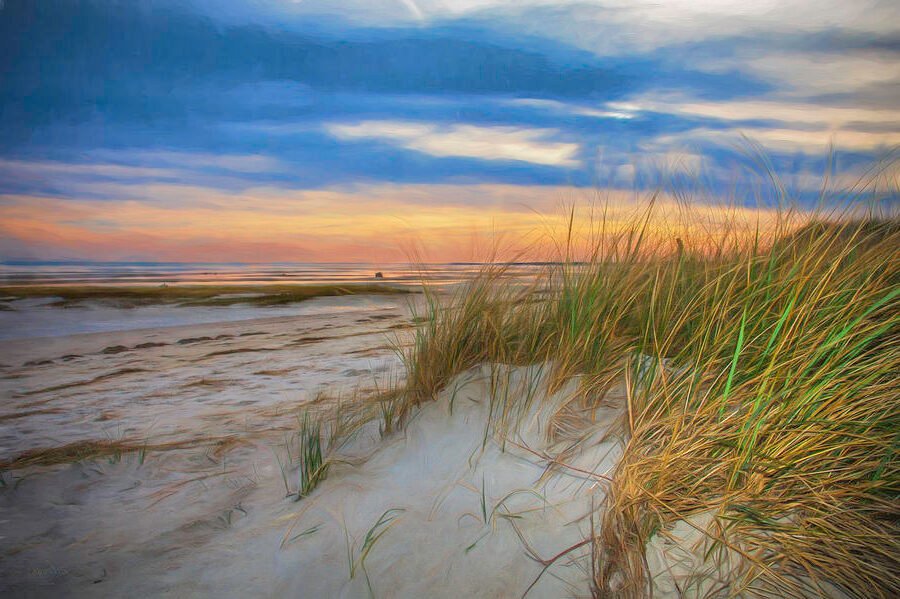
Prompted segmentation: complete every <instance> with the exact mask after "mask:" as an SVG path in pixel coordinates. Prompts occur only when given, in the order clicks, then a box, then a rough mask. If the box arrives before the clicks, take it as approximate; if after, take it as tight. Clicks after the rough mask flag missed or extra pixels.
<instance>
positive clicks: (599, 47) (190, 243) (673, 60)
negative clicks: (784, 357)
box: [0, 0, 900, 260]
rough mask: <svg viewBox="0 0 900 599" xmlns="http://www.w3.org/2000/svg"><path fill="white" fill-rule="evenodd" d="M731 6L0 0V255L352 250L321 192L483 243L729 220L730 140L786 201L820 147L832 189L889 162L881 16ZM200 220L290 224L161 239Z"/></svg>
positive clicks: (243, 255)
mask: <svg viewBox="0 0 900 599" xmlns="http://www.w3.org/2000/svg"><path fill="white" fill-rule="evenodd" d="M745 4H747V3H745V2H735V1H731V0H723V1H719V2H716V1H695V2H687V1H685V0H673V1H672V2H667V3H658V2H622V1H616V2H611V1H607V0H596V1H582V2H532V1H528V0H524V1H518V2H505V1H502V0H462V1H458V2H453V1H451V0H446V1H438V0H428V1H425V0H397V1H393V0H371V1H355V0H351V1H347V2H330V1H325V0H318V1H317V0H307V1H289V0H255V1H254V0H215V1H213V0H193V1H190V0H188V1H180V2H179V1H175V0H144V1H142V2H130V1H117V0H41V1H40V2H35V1H28V0H6V1H5V2H3V7H2V8H0V71H2V80H0V85H2V87H0V127H2V131H3V135H2V137H0V217H2V220H3V221H5V222H6V225H2V226H3V229H4V230H3V236H4V237H5V240H4V241H0V257H3V258H8V259H9V258H16V259H22V258H43V259H46V258H93V259H104V258H106V259H129V258H134V259H155V258H171V257H173V256H175V257H177V256H182V255H183V256H188V257H191V258H198V259H201V258H202V259H207V258H210V257H215V256H220V255H221V253H222V252H223V251H224V252H226V253H227V254H228V255H221V257H222V258H223V259H246V260H254V259H260V260H262V259H269V258H272V259H275V258H277V259H285V258H293V259H297V260H307V259H309V260H312V259H322V260H327V259H329V258H330V257H332V256H335V257H341V258H348V259H364V258H365V257H367V255H371V254H370V252H371V247H370V245H371V243H372V241H371V239H370V238H369V237H366V236H362V237H359V236H358V237H357V238H356V239H344V240H343V241H342V242H341V243H338V242H334V243H331V244H330V245H329V243H323V242H322V240H323V239H324V238H326V237H328V236H329V235H330V236H331V237H332V238H333V237H334V235H332V233H330V231H333V230H332V229H329V228H328V227H325V226H324V225H321V223H322V220H321V217H322V216H323V214H325V213H326V212H328V210H332V211H333V210H334V209H332V208H328V209H325V208H323V204H322V203H321V201H322V198H327V197H333V198H340V200H339V201H340V204H341V206H344V207H345V208H344V212H343V213H342V214H343V218H345V219H350V220H352V219H354V217H355V216H356V215H363V214H365V215H369V218H370V219H371V218H372V217H371V214H373V213H377V214H382V213H384V212H390V211H392V210H393V211H395V212H399V214H395V215H393V216H394V217H395V218H403V217H404V214H406V213H407V212H408V211H416V210H426V209H429V210H438V209H443V208H445V207H448V206H460V207H466V208H468V209H470V215H469V216H468V217H467V218H470V219H473V220H472V222H475V221H477V220H478V211H479V210H482V211H483V212H484V214H485V215H490V217H491V218H492V219H494V220H493V221H492V223H493V224H492V226H496V218H497V216H498V215H502V214H503V213H504V212H503V211H502V210H500V212H498V210H499V209H501V208H502V209H504V210H506V209H510V210H511V209H513V208H510V206H514V205H528V207H529V208H534V209H537V210H547V209H551V207H552V206H553V205H555V204H557V203H558V202H559V201H560V200H561V199H565V198H566V197H568V196H567V195H566V194H567V193H568V192H566V191H564V190H571V189H593V188H597V187H599V188H603V189H613V190H619V191H621V190H633V189H639V190H642V189H650V188H652V187H653V186H654V185H656V184H658V183H659V181H660V180H661V178H666V177H669V178H671V177H677V176H680V175H684V174H690V175H691V176H695V175H701V176H702V178H703V180H704V181H708V182H710V185H711V187H712V188H714V189H726V188H729V186H732V187H733V186H735V185H737V186H738V188H739V189H743V190H744V192H748V195H747V196H746V197H745V198H742V201H744V202H745V203H746V202H749V201H751V200H752V201H755V196H751V195H749V190H750V187H749V186H748V179H747V175H746V172H747V169H752V168H754V159H753V156H748V148H749V147H750V144H749V143H748V142H746V141H743V136H746V137H747V138H749V139H751V140H753V143H754V144H756V145H757V146H758V148H759V149H760V150H761V151H763V152H764V153H765V155H766V156H767V158H768V160H770V161H771V163H772V165H773V167H774V168H775V170H776V171H778V172H779V173H780V174H781V175H782V176H784V177H785V180H786V181H787V182H788V183H789V185H790V187H791V188H792V189H794V190H795V191H796V193H797V194H798V195H800V196H802V197H804V198H806V199H809V198H810V197H811V196H812V195H815V194H816V193H817V190H818V188H819V186H820V185H821V183H820V176H821V173H822V172H823V171H824V170H825V169H826V168H827V165H828V160H829V152H830V148H829V144H830V143H834V144H835V146H836V148H837V150H838V154H837V158H838V160H837V165H836V166H837V170H838V171H839V173H840V174H841V175H842V177H843V178H841V177H838V178H835V179H834V185H835V189H836V191H837V192H839V191H840V190H841V189H842V188H845V187H850V186H851V185H852V182H853V181H854V177H858V176H859V175H860V174H861V173H862V172H863V171H864V169H865V168H866V167H867V166H868V165H870V164H872V162H873V161H874V160H877V159H878V158H881V157H884V156H885V155H887V154H888V153H889V152H890V151H891V150H892V149H893V148H895V147H896V146H897V145H898V144H900V60H898V59H900V26H898V25H897V24H898V23H900V4H898V3H896V2H852V3H850V2H835V1H833V0H826V1H824V2H815V3H811V2H794V1H787V2H770V1H769V0H761V1H760V2H757V3H753V4H752V6H749V7H748V6H745ZM751 154H752V152H751ZM429 186H431V189H433V190H434V193H432V194H429V193H428V189H429ZM454 189H455V190H457V191H458V193H454ZM516 189H519V190H521V198H520V199H519V200H516V199H515V198H516V194H515V193H514V190H516ZM386 190H390V193H388V192H387V191H386ZM542 191H543V193H542ZM317 194H318V195H317ZM327 194H333V195H332V196H328V195H327ZM385 194H387V195H388V196H390V201H387V200H384V199H383V198H384V197H385ZM367 197H368V198H382V199H381V200H372V202H371V203H370V204H367V203H366V198H367ZM298 198H299V199H298ZM310 198H313V200H311V199H310ZM335 201H338V200H335ZM377 202H381V203H380V204H378V203H377ZM346 206H352V208H349V207H346ZM126 208H127V211H128V214H129V215H130V216H129V218H130V219H131V220H129V218H125V216H122V215H121V214H120V215H118V216H117V211H118V212H122V211H123V210H125V209H126ZM141 208H144V209H145V210H144V212H143V213H141V211H140V209H141ZM160 210H162V211H168V213H169V214H170V218H171V221H172V222H169V223H163V222H161V221H163V220H165V219H164V217H163V216H161V215H160V214H161V213H159V212H158V211H160ZM202 210H208V211H209V216H210V218H212V219H213V220H215V218H216V215H217V214H220V213H222V212H223V211H228V210H232V211H234V210H242V211H249V210H253V211H255V212H256V213H258V214H270V215H277V214H282V215H284V214H285V213H287V214H289V216H290V217H291V218H292V219H294V220H292V221H291V222H294V223H301V224H302V223H303V222H306V223H308V224H309V225H308V227H304V228H305V229H309V230H307V231H298V236H299V241H291V240H289V239H288V238H287V237H286V238H284V239H277V240H273V239H271V238H270V235H268V234H267V232H266V231H264V230H261V231H257V232H256V234H255V235H254V234H251V233H252V232H247V231H244V232H243V233H242V234H241V235H237V236H234V235H233V236H232V237H231V239H233V245H234V246H235V247H234V248H233V250H234V251H233V252H230V253H229V250H228V249H227V248H228V243H227V239H228V237H227V236H226V235H225V233H226V229H225V228H221V231H220V232H219V233H214V232H211V231H209V230H206V229H204V228H203V227H199V226H198V228H197V229H196V231H195V234H194V236H193V237H192V236H191V233H190V231H187V230H181V231H177V230H176V228H175V226H174V224H173V223H176V222H177V221H178V219H179V218H180V216H179V215H180V214H181V212H183V213H184V215H185V218H186V219H187V217H188V216H191V217H192V218H198V219H199V220H200V221H202V218H200V217H198V216H197V211H202ZM379 210H380V211H381V212H379ZM140 214H143V218H144V219H145V220H146V223H145V224H144V225H141V222H140V218H141V217H140ZM163 214H164V213H163ZM62 215H65V216H62ZM234 216H235V218H237V215H234ZM445 216H446V217H447V218H451V216H448V215H445ZM457 216H458V215H457ZM435 218H436V217H435ZM500 218H502V216H500ZM188 220H189V219H188ZM237 220H239V219H237ZM228 222H229V223H232V222H233V221H232V220H229V221H228ZM467 222H469V221H467ZM354 225H355V226H356V227H357V229H359V230H361V228H362V227H364V223H358V222H357V223H354ZM228 226H233V225H228ZM329 226H330V225H329ZM222 227H226V225H225V224H224V222H223V225H222ZM317 227H319V229H317ZM322 227H324V228H322ZM129 239H132V240H136V241H135V243H133V244H132V246H133V247H129V243H128V242H129ZM138 241H139V242H138ZM316 248H318V249H316ZM376 254H378V256H379V257H380V258H381V259H389V258H391V257H396V256H397V254H396V253H392V250H391V251H389V250H388V249H387V246H386V245H385V246H380V249H378V250H377V251H376ZM441 256H444V254H441Z"/></svg>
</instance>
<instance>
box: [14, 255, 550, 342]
mask: <svg viewBox="0 0 900 599" xmlns="http://www.w3.org/2000/svg"><path fill="white" fill-rule="evenodd" d="M540 266H541V265H538V264H512V265H508V267H507V275H508V276H510V277H515V278H521V279H527V278H529V277H531V276H533V275H534V274H535V273H536V272H537V271H538V270H539V268H540ZM482 268H483V265H482V264H475V263H450V264H360V263H320V264H312V263H265V264H243V263H173V262H3V263H0V286H21V285H24V286H42V287H43V286H49V287H53V286H82V285H83V286H113V287H115V286H148V287H153V286H157V287H158V286H162V285H166V286H175V285H270V284H271V285H274V284H319V285H327V284H353V283H373V282H383V283H386V284H390V285H394V286H411V287H412V286H419V285H421V284H422V282H423V281H427V282H428V283H429V284H431V285H436V286H452V285H455V284H458V283H461V282H464V281H466V280H467V279H469V278H471V277H472V276H473V275H474V274H475V273H477V272H478V271H480V270H481V269H482ZM408 301H409V297H407V296H402V295H397V296H392V295H388V296H378V297H374V296H345V297H338V298H323V299H321V300H312V301H306V302H300V303H295V304H288V305H283V306H260V305H253V304H235V305H230V306H177V307H176V306H172V305H146V306H134V307H126V306H116V305H110V304H108V303H90V302H86V303H84V304H83V305H81V304H79V305H76V306H69V307H66V308H60V307H58V306H57V305H55V304H56V301H55V299H54V298H53V297H40V298H27V299H15V300H13V299H10V298H9V297H0V340H11V339H32V338H43V337H59V336H65V335H73V334H83V333H102V332H111V331H126V330H139V329H155V328H159V327H171V326H184V325H192V324H209V323H216V322H232V321H238V320H252V319H256V318H268V317H281V316H297V317H302V316H303V315H307V314H321V313H323V312H339V311H344V310H365V309H383V308H388V307H391V306H392V305H394V304H396V306H394V307H402V305H404V304H405V303H406V302H408Z"/></svg>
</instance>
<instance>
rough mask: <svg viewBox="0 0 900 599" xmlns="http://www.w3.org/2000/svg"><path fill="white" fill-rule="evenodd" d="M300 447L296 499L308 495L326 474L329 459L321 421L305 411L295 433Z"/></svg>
mask: <svg viewBox="0 0 900 599" xmlns="http://www.w3.org/2000/svg"><path fill="white" fill-rule="evenodd" d="M297 436H298V445H299V449H300V453H299V460H298V461H299V464H298V466H297V476H298V481H297V500H298V501H299V500H300V499H303V498H304V497H306V496H307V495H309V494H310V493H311V492H312V490H313V489H315V488H316V486H318V484H319V483H320V482H321V481H323V480H325V478H326V477H327V476H328V467H329V466H330V462H329V460H328V459H327V458H326V457H325V453H326V451H325V448H324V443H325V440H324V439H323V438H322V421H321V420H320V419H316V418H311V417H310V415H309V412H305V413H304V414H303V416H302V417H301V419H300V431H299V432H298V434H297Z"/></svg>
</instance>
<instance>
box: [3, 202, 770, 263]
mask: <svg viewBox="0 0 900 599" xmlns="http://www.w3.org/2000/svg"><path fill="white" fill-rule="evenodd" d="M123 187H127V188H128V189H131V190H132V192H131V195H132V199H122V200H115V201H111V200H93V199H91V200H84V199H63V198H53V197H36V196H24V195H6V196H0V235H2V241H0V252H2V253H3V254H4V255H7V256H13V257H25V258H33V259H93V260H130V259H143V260H147V259H152V260H161V261H182V262H232V261H237V262H294V261H296V262H369V263H391V262H408V261H410V260H413V259H415V260H423V261H428V262H451V261H482V260H486V259H499V260H509V259H515V258H518V259H546V258H548V257H551V256H552V254H553V253H554V252H555V251H559V248H556V247H554V245H553V244H554V241H552V240H559V239H564V238H565V233H566V228H567V226H568V219H569V213H568V210H567V208H569V207H571V206H576V207H577V211H576V212H577V217H576V219H575V223H574V236H575V243H574V244H573V245H575V246H576V247H584V246H585V245H586V244H589V243H590V242H591V239H593V238H595V237H596V235H597V234H598V229H599V227H600V220H601V218H602V212H603V210H604V209H605V218H606V228H607V229H606V230H607V232H609V231H613V232H615V231H618V230H622V229H623V228H625V227H628V226H631V225H633V223H634V222H635V219H636V218H638V217H639V216H640V214H641V210H642V205H643V202H642V200H641V198H644V199H646V196H637V195H636V194H635V193H634V192H631V191H625V190H616V189H609V190H594V189H587V190H586V189H577V188H573V187H535V186H516V185H372V186H357V187H352V188H345V189H328V190H304V191H286V190H282V189H274V188H265V187H261V188H257V189H252V190H248V191H245V192H242V193H237V194H236V193H228V192H222V191H216V190H212V189H208V188H200V187H190V186H175V185H150V186H142V187H141V188H140V193H141V198H140V199H138V198H134V194H133V188H130V187H128V186H123ZM123 195H124V190H123ZM159 198H164V200H160V199H159ZM591 206H593V209H591ZM592 210H593V214H592ZM684 210H685V208H684V206H682V205H679V204H678V203H677V202H675V200H674V199H672V198H671V197H669V196H659V197H658V198H657V200H656V206H655V208H654V213H653V214H654V216H653V218H652V220H651V224H650V229H649V230H650V235H651V237H653V238H654V239H655V240H657V241H659V242H666V240H668V241H673V240H674V238H676V237H682V238H684V239H685V240H686V241H688V240H691V239H698V240H699V239H701V238H702V237H703V236H708V235H710V234H715V233H716V231H721V230H724V228H725V226H726V225H727V224H728V223H730V224H732V225H733V224H734V223H736V222H742V223H747V224H749V225H752V224H753V223H756V222H763V223H766V222H771V220H772V218H773V214H772V213H771V212H766V211H757V210H753V209H747V208H734V207H732V208H725V207H723V206H715V205H705V204H695V205H692V206H691V208H690V217H689V218H688V217H686V215H685V213H684ZM760 219H761V220H760Z"/></svg>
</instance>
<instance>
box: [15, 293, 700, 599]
mask: <svg viewBox="0 0 900 599" xmlns="http://www.w3.org/2000/svg"><path fill="white" fill-rule="evenodd" d="M308 305H309V309H308V310H307V312H306V313H305V314H302V315H289V316H282V317H266V318H257V319H248V320H242V321H237V322H227V323H222V322H220V323H202V324H192V325H182V326H175V327H166V328H153V329H132V330H125V331H111V332H104V333H93V334H75V335H63V336H58V337H53V338H32V339H23V340H18V341H8V342H6V343H5V345H4V347H3V350H2V357H0V362H2V363H3V367H2V377H3V378H2V379H0V389H2V411H0V459H2V460H5V461H9V460H11V459H12V458H14V457H15V456H17V455H20V454H21V453H22V452H23V451H27V450H34V449H36V448H51V447H59V446H62V445H66V444H71V443H78V442H84V441H96V440H103V439H114V440H121V441H128V442H130V443H132V444H137V445H140V444H141V443H147V444H162V443H170V444H182V445H183V446H182V447H180V448H178V449H171V450H151V451H134V452H129V453H124V454H122V455H107V456H103V457H99V458H95V459H86V460H81V461H75V462H70V463H62V464H56V465H32V466H28V467H23V468H16V469H13V470H7V471H6V472H4V473H3V482H4V486H3V488H2V489H0V508H2V516H0V519H2V525H3V529H2V531H3V532H2V533H0V534H2V541H3V543H2V552H0V593H2V594H3V595H4V596H29V597H31V596H38V597H43V596H48V597H49V596H53V597H58V596H92V597H121V596H162V595H166V596H174V597H188V596H212V595H215V596H222V597H251V596H253V597H256V596H262V597H267V596H272V597H275V596H278V597H281V596H293V597H297V596H299V597H323V598H325V597H327V598H331V597H372V596H374V597H521V596H523V594H525V593H526V592H527V596H528V597H584V596H590V559H589V554H590V547H589V546H582V547H579V548H578V549H576V550H574V551H571V552H570V553H567V554H566V555H564V556H562V557H559V559H557V560H556V561H553V562H552V563H549V561H550V560H551V559H552V558H553V557H554V556H558V555H560V554H561V553H562V552H565V550H566V549H567V548H570V547H572V546H576V545H579V544H581V543H583V541H584V540H585V539H587V538H588V537H589V535H590V531H591V526H592V521H591V518H590V516H591V513H592V512H594V515H595V518H596V512H595V510H596V508H597V507H598V506H600V505H601V504H602V501H603V498H604V496H605V492H606V487H605V483H604V482H603V480H602V478H600V477H594V476H586V475H585V474H583V472H584V471H589V472H594V473H597V474H600V475H603V474H607V473H609V472H610V471H611V470H612V469H613V468H614V467H615V464H616V461H617V459H618V456H619V455H620V451H621V447H622V443H621V440H620V439H619V438H618V437H617V436H616V435H615V434H608V433H611V432H614V430H612V429H611V428H610V427H611V426H612V424H613V422H615V420H616V418H617V417H618V416H619V415H620V414H621V409H622V408H621V404H622V402H621V394H622V393H621V389H619V390H617V391H615V392H613V393H611V394H610V396H609V398H608V401H607V404H606V405H605V406H604V407H601V408H599V409H598V410H597V411H596V413H594V414H593V415H592V416H593V418H594V420H595V422H596V423H597V430H596V433H595V434H594V435H593V436H592V437H591V439H590V440H589V441H588V442H587V443H584V444H582V446H581V447H580V448H579V450H578V451H577V452H576V453H575V454H574V455H572V456H570V457H569V458H567V459H568V462H567V463H569V464H570V465H572V466H574V467H575V468H576V469H567V468H557V469H555V470H553V471H552V472H548V471H547V465H548V464H547V462H546V461H545V460H544V459H543V458H542V457H541V456H542V455H545V454H550V455H552V454H555V453H557V452H558V451H560V450H561V449H562V447H561V446H559V445H554V444H553V443H551V442H549V441H548V439H547V438H546V431H547V428H548V427H547V424H548V418H549V414H550V413H551V412H552V410H553V408H554V406H555V405H557V404H558V402H560V401H562V400H563V399H565V398H566V397H567V396H568V394H570V393H573V392H574V391H575V389H576V387H577V381H571V382H570V384H569V385H568V386H566V387H565V388H564V389H562V390H560V391H558V392H556V393H555V394H552V395H551V394H548V393H547V390H546V388H545V387H544V380H543V374H544V373H545V372H546V371H547V370H548V368H547V367H546V366H532V367H528V368H512V367H506V366H503V365H494V366H487V365H485V366H482V367H479V368H475V369H473V370H471V371H468V372H466V373H464V374H462V375H460V376H459V377H457V378H456V379H455V380H454V381H453V382H452V383H451V385H450V386H449V387H448V388H447V389H446V390H445V391H444V392H443V393H442V394H441V395H440V397H439V398H438V399H437V400H436V401H434V402H431V403H428V404H425V405H424V406H423V407H422V408H421V409H420V410H419V411H418V412H416V414H415V416H414V417H413V418H412V420H411V421H410V422H409V423H408V425H407V426H406V427H405V428H404V429H403V430H402V431H401V432H398V433H394V434H393V435H389V436H387V437H385V438H381V435H380V434H379V431H378V423H376V422H373V423H370V424H369V425H368V426H367V427H366V428H364V429H363V430H362V431H361V432H360V433H359V434H358V435H357V436H355V437H354V438H353V439H352V440H351V441H350V442H348V443H347V444H345V445H344V446H343V447H342V448H341V450H340V452H339V454H338V455H336V456H335V459H336V461H335V463H334V464H333V465H332V467H331V468H330V470H329V474H328V478H327V479H326V480H325V481H324V482H322V483H321V484H320V485H319V486H318V487H317V488H316V489H315V490H314V491H313V493H312V494H311V495H309V496H308V497H305V498H303V499H302V500H300V501H295V500H294V499H295V498H294V497H293V496H288V493H287V491H288V489H286V488H285V482H284V478H283V468H282V466H281V465H282V464H284V463H289V462H290V456H289V449H288V447H289V444H288V440H289V438H290V436H291V435H294V434H296V430H297V418H298V415H299V413H300V411H301V410H302V409H303V406H305V405H306V406H308V405H310V403H311V402H315V401H316V398H317V397H318V396H319V394H320V393H322V392H323V391H325V390H327V391H328V392H329V393H330V394H332V395H335V394H338V395H341V394H342V395H344V396H345V397H347V398H352V397H353V396H354V394H357V395H358V394H360V393H361V394H363V395H364V394H365V391H366V389H373V388H376V387H381V388H383V386H384V385H385V384H387V381H388V380H389V379H390V378H391V377H396V376H397V375H398V374H399V368H400V365H399V361H398V359H397V358H396V356H395V355H394V354H393V352H392V350H391V349H390V347H389V343H388V342H389V340H390V339H399V340H400V341H402V340H403V335H405V334H408V333H409V330H410V329H409V327H410V323H409V312H408V308H407V306H406V300H404V299H402V298H401V299H397V298H384V297H377V298H376V297H372V298H356V297H355V298H328V299H322V300H313V301H311V302H308ZM492 380H493V383H492ZM498 381H501V384H500V385H499V386H498V384H497V382H498ZM492 389H493V390H494V392H495V396H494V397H497V395H496V393H498V389H503V390H505V391H500V393H502V392H510V393H519V394H531V395H533V397H534V402H533V405H532V408H531V409H530V410H529V411H528V412H527V413H526V414H525V415H524V416H523V420H522V424H521V426H520V427H519V428H518V429H517V431H516V432H505V431H503V430H491V431H486V430H485V425H486V423H487V422H488V420H489V419H488V410H490V404H491V390H492ZM360 390H362V391H360ZM287 474H288V476H289V479H290V480H289V481H288V485H289V486H290V487H293V488H295V487H296V482H295V480H296V479H295V477H296V473H295V472H294V471H288V473H287ZM650 549H651V555H650V558H651V560H652V561H653V560H655V561H653V564H652V565H653V566H654V571H655V572H658V573H660V578H659V584H658V585H657V596H663V597H665V596H677V593H678V588H679V586H680V588H684V579H685V577H686V572H685V571H683V570H677V569H676V570H673V569H672V567H671V564H669V562H667V561H666V559H665V555H666V554H667V552H668V551H669V548H668V547H667V546H666V545H665V544H664V543H662V542H658V543H657V544H656V545H651V547H650ZM682 561H684V560H682ZM685 563H687V562H685ZM679 581H681V583H680V584H678V583H679Z"/></svg>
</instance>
